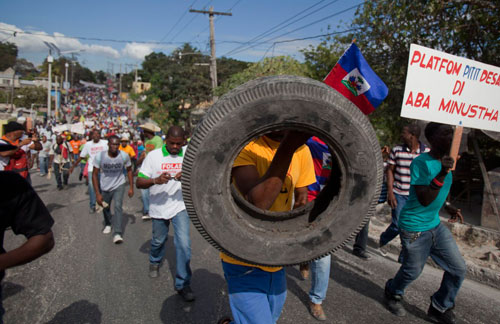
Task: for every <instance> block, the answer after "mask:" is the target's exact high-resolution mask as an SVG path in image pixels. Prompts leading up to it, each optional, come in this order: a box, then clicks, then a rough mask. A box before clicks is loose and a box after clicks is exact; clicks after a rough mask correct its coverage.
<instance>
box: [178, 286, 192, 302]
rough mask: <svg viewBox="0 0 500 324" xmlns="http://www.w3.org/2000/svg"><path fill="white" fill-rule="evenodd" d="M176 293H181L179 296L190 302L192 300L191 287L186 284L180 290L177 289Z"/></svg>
mask: <svg viewBox="0 0 500 324" xmlns="http://www.w3.org/2000/svg"><path fill="white" fill-rule="evenodd" d="M177 293H178V294H179V295H181V297H182V298H183V299H184V301H187V302H191V301H193V300H194V294H193V291H192V290H191V287H189V286H186V287H184V288H182V289H181V290H177Z"/></svg>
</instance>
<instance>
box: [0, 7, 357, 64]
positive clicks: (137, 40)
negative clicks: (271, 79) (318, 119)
mask: <svg viewBox="0 0 500 324" xmlns="http://www.w3.org/2000/svg"><path fill="white" fill-rule="evenodd" d="M363 2H364V1H363V0H352V1H350V0H333V1H332V0H175V1H174V0H141V1H137V0H136V1H131V0H98V1H96V0H86V1H68V0H65V1H61V0H44V1H39V0H36V1H28V0H15V1H7V0H1V1H0V41H2V42H3V41H7V42H12V43H15V44H16V45H17V46H18V49H19V54H18V57H21V58H25V59H27V60H29V61H31V62H32V63H34V64H35V65H40V64H41V63H42V62H43V60H44V59H45V58H46V57H47V55H48V47H47V46H46V45H45V44H44V41H45V42H49V43H54V44H55V45H56V46H57V47H58V48H59V49H60V51H61V52H62V55H65V56H67V57H70V56H71V52H76V55H77V58H78V61H79V62H80V64H82V65H84V66H86V67H88V68H90V69H91V70H93V71H97V70H103V71H105V72H113V73H118V72H120V64H121V69H122V72H129V71H131V69H133V66H134V65H136V64H137V65H139V67H140V64H141V63H142V61H143V60H144V57H145V56H146V55H148V54H149V53H151V52H164V53H165V54H167V55H168V54H170V53H171V52H172V50H174V49H176V48H178V47H180V46H182V44H184V43H190V44H191V45H192V46H194V47H196V48H197V49H199V50H200V51H202V52H203V53H204V54H207V55H210V45H209V34H210V32H209V17H208V15H206V14H200V13H191V12H189V9H190V8H192V9H196V10H208V9H209V8H210V6H213V10H214V11H216V12H230V13H231V14H232V16H215V18H214V23H215V42H216V56H217V57H222V56H226V57H230V58H234V59H238V60H243V61H249V62H256V61H259V60H262V59H263V58H264V57H268V56H273V55H291V56H292V57H294V58H296V59H298V60H302V55H301V53H300V51H299V50H300V49H302V48H306V47H308V46H309V45H313V46H314V45H316V44H318V43H319V42H320V40H321V38H314V39H307V40H296V41H292V42H282V41H284V40H293V39H300V38H306V37H312V36H317V35H322V34H326V33H330V32H336V31H343V30H347V29H349V23H350V22H351V21H352V19H353V17H354V14H355V12H356V8H357V7H358V6H359V5H361V4H362V3H363ZM329 27H330V29H329ZM273 28H274V29H273ZM14 32H16V33H14ZM276 42H278V43H276ZM279 42H282V43H279ZM53 55H54V53H53Z"/></svg>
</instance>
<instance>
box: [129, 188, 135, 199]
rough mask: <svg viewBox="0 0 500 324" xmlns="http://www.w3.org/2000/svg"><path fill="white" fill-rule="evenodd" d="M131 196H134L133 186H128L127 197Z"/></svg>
mask: <svg viewBox="0 0 500 324" xmlns="http://www.w3.org/2000/svg"><path fill="white" fill-rule="evenodd" d="M133 196H134V188H130V189H129V190H128V197H129V198H132V197H133Z"/></svg>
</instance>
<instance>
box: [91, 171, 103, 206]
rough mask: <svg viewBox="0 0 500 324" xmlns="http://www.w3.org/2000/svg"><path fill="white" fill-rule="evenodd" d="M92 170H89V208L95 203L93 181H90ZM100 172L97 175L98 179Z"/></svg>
mask: <svg viewBox="0 0 500 324" xmlns="http://www.w3.org/2000/svg"><path fill="white" fill-rule="evenodd" d="M92 173H93V172H92V171H89V199H90V209H93V208H95V204H96V198H95V190H94V182H93V181H92ZM100 178H101V177H100V174H99V176H98V177H97V180H99V179H100ZM98 183H99V182H98Z"/></svg>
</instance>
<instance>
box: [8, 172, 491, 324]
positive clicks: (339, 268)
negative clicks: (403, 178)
mask: <svg viewBox="0 0 500 324" xmlns="http://www.w3.org/2000/svg"><path fill="white" fill-rule="evenodd" d="M32 178H33V184H34V187H35V189H36V190H37V192H38V193H39V194H40V196H41V197H42V199H43V200H44V202H45V203H46V205H47V207H48V208H49V210H50V211H51V212H52V215H53V217H54V219H55V221H56V223H55V225H54V228H53V231H54V233H55V239H56V246H55V247H54V249H53V251H52V252H50V254H48V255H46V256H44V257H43V258H41V259H39V260H36V261H35V262H33V263H31V264H29V265H25V266H22V267H18V268H15V269H11V270H9V271H8V273H7V276H6V278H5V280H4V282H3V287H4V307H5V308H6V311H7V313H6V315H5V322H6V323H92V324H94V323H169V324H176V323H216V321H217V319H218V318H220V317H221V316H223V315H227V314H230V309H229V306H228V300H227V292H226V286H225V281H224V278H223V274H222V270H221V265H220V261H219V258H218V252H217V251H216V250H215V249H214V248H212V247H211V246H210V245H209V244H208V243H206V242H205V241H204V239H203V238H202V237H201V236H200V235H199V234H198V232H196V230H195V229H194V228H193V227H192V228H191V231H192V232H191V237H192V249H193V259H192V263H191V266H192V270H193V279H192V288H193V290H194V291H195V293H196V296H197V299H196V301H195V302H193V303H185V302H184V301H183V300H182V299H181V297H180V296H178V295H177V294H176V292H175V291H174V289H173V279H172V278H173V273H174V272H175V270H174V267H173V265H174V263H175V254H174V250H173V245H172V241H173V240H172V236H171V235H170V238H169V242H168V247H167V261H166V262H165V264H164V265H163V267H162V268H161V269H160V277H159V278H156V279H150V278H149V277H148V276H147V272H148V250H149V239H150V237H151V222H143V221H142V220H141V219H140V217H136V215H139V212H140V208H141V203H140V195H139V194H138V193H136V195H135V197H134V198H132V199H128V198H125V203H124V205H125V206H124V213H125V222H124V223H125V225H126V228H125V233H124V243H123V244H121V245H114V244H113V243H112V241H111V239H112V238H111V236H110V235H103V234H102V233H101V230H102V227H103V225H102V216H101V215H100V214H93V215H91V214H89V213H88V196H87V195H86V194H85V192H86V186H85V184H83V183H80V182H78V180H77V179H76V176H75V175H72V177H71V179H70V183H71V184H70V186H69V187H68V188H67V189H65V190H63V191H57V190H56V186H55V180H54V179H51V180H47V179H46V178H40V177H39V176H38V175H36V174H33V175H32ZM2 185H5V184H2ZM22 242H23V238H21V237H14V236H13V235H12V233H10V232H9V233H7V234H6V237H5V247H6V248H7V249H10V248H12V247H14V246H16V245H18V244H20V243H22ZM350 252H351V251H350V249H349V248H346V249H344V250H341V251H339V252H338V253H336V254H335V255H334V256H333V259H332V261H333V263H332V265H333V266H332V273H331V278H330V284H329V285H330V286H329V290H328V296H327V300H326V301H325V303H324V308H325V311H326V313H327V316H328V321H327V323H371V324H377V323H384V324H386V323H387V322H388V321H389V322H392V323H405V324H406V323H426V322H427V321H426V316H425V313H426V310H427V307H428V305H429V296H430V295H431V294H432V293H433V291H434V290H436V289H437V288H438V285H439V282H440V280H441V276H442V272H441V271H438V270H436V269H433V268H431V267H429V266H427V267H426V268H425V270H424V273H423V275H422V276H421V277H420V278H419V279H418V280H417V281H416V282H414V283H413V284H412V285H411V286H410V288H409V289H408V291H407V295H406V300H407V303H408V310H409V314H408V316H407V317H405V318H397V317H395V316H393V315H392V314H390V313H389V312H388V311H386V310H385V308H384V306H383V304H382V295H383V286H384V283H385V281H386V280H387V278H388V277H390V276H393V275H394V274H395V272H396V271H397V269H398V264H397V263H396V262H395V261H394V259H393V258H384V257H382V256H379V255H378V254H376V251H375V250H374V249H370V252H371V254H372V258H371V260H369V261H361V260H359V259H358V258H356V257H354V256H353V255H352V254H351V253H350ZM287 274H288V298H287V302H286V305H285V308H284V310H283V314H282V316H281V318H280V320H279V322H278V323H279V324H284V323H294V324H296V323H311V322H315V320H314V319H313V318H312V317H311V316H310V315H309V313H308V311H307V308H306V305H307V303H308V297H307V291H308V290H309V287H310V282H309V281H302V280H300V279H299V271H298V269H297V267H292V268H288V269H287ZM456 313H457V315H458V317H459V318H460V320H461V322H462V323H488V324H489V323H500V292H499V291H498V290H495V289H493V288H490V287H487V286H483V285H480V284H478V283H475V282H472V281H468V280H466V281H465V282H464V285H463V287H462V289H461V291H460V293H459V296H458V298H457V307H456Z"/></svg>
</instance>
